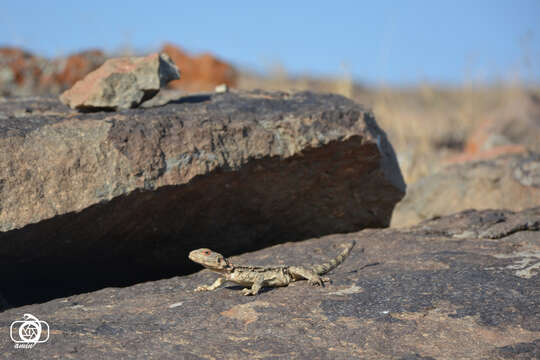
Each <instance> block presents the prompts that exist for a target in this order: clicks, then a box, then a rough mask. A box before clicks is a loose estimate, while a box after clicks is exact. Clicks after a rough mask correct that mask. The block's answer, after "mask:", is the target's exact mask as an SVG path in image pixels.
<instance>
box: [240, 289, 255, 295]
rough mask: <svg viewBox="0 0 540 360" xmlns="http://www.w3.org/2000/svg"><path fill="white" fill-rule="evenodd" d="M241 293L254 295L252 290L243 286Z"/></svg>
mask: <svg viewBox="0 0 540 360" xmlns="http://www.w3.org/2000/svg"><path fill="white" fill-rule="evenodd" d="M242 295H244V296H251V295H255V294H254V293H253V291H251V289H248V288H245V289H242Z"/></svg>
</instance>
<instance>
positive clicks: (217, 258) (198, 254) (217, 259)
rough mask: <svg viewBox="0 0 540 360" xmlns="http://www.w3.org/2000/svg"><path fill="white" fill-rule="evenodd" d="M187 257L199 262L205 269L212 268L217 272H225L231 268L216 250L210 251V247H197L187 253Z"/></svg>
mask: <svg viewBox="0 0 540 360" xmlns="http://www.w3.org/2000/svg"><path fill="white" fill-rule="evenodd" d="M188 257H189V259H190V260H191V261H194V262H196V263H197V264H201V265H202V266H204V267H205V268H207V269H210V270H214V271H217V272H227V271H229V270H232V266H231V264H229V262H228V261H227V259H225V258H224V257H223V255H221V254H220V253H218V252H215V251H212V250H210V249H206V248H203V249H197V250H193V251H192V252H190V253H189V256H188Z"/></svg>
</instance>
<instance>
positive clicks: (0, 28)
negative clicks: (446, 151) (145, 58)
mask: <svg viewBox="0 0 540 360" xmlns="http://www.w3.org/2000/svg"><path fill="white" fill-rule="evenodd" d="M167 41H168V42H173V43H176V44H178V45H180V46H182V47H183V48H185V49H186V50H188V51H190V52H195V53H196V52H202V51H211V52H213V53H215V54H217V55H218V56H220V57H222V58H224V59H226V60H228V61H231V62H233V63H234V64H237V65H240V66H243V67H246V68H249V69H253V70H258V71H265V70H268V68H269V67H270V66H271V65H272V64H276V63H279V64H281V65H282V66H284V67H285V69H286V70H287V72H288V73H290V74H313V75H342V74H343V72H344V66H343V65H345V68H346V69H348V70H347V71H349V72H350V73H351V74H352V75H353V76H354V78H356V79H358V80H360V81H365V82H368V83H373V84H387V85H405V84H410V83H415V82H419V81H430V82H437V83H449V84H457V85H459V84H462V83H463V82H465V81H475V82H485V81H487V82H489V81H498V80H509V79H513V78H515V77H516V76H519V78H520V79H521V80H528V81H534V82H536V83H540V0H514V1H511V0H507V1H502V0H492V1H484V0H472V1H438V0H436V1H401V2H398V1H372V0H371V1H338V0H335V1H320V2H319V1H304V0H299V1H292V0H289V1H278V0H274V1H253V0H252V1H233V0H231V1H206V2H203V1H193V0H190V1H180V0H176V1H165V0H162V1H148V0H146V1H135V0H133V1H126V2H123V1H114V0H109V1H102V0H94V1H73V0H71V1H67V0H66V1H51V0H49V1H30V2H29V1H12V0H10V1H6V2H5V3H4V4H3V5H2V12H1V13H0V46H5V45H15V46H22V47H24V48H26V49H27V50H29V51H32V52H35V53H38V54H41V55H45V56H57V55H65V54H69V53H71V52H74V51H78V50H82V49H87V48H96V47H97V48H101V49H104V50H106V51H114V50H118V49H119V48H121V47H123V46H126V45H128V46H130V47H132V48H135V49H136V50H138V51H141V52H148V51H152V50H156V49H158V48H159V47H160V45H161V44H162V43H164V42H167Z"/></svg>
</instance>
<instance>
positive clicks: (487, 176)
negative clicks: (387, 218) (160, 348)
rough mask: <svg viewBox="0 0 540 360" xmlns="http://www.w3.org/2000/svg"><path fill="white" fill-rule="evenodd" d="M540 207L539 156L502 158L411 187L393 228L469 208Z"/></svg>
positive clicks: (454, 168) (468, 164)
mask: <svg viewBox="0 0 540 360" xmlns="http://www.w3.org/2000/svg"><path fill="white" fill-rule="evenodd" d="M539 205H540V154H538V153H525V154H513V155H503V156H499V157H497V158H495V159H489V160H484V161H474V162H466V163H463V164H456V165H452V166H448V167H446V168H443V169H442V170H440V171H439V172H437V173H435V174H433V175H430V176H426V177H424V178H422V179H420V180H418V181H417V182H415V183H413V184H412V185H410V186H409V187H408V189H407V195H406V196H405V197H404V198H403V200H401V202H400V203H399V204H398V205H397V206H396V208H395V210H394V214H393V215H392V226H394V227H400V226H410V225H414V224H417V223H418V222H420V221H423V220H426V219H430V218H432V217H437V216H443V215H449V214H452V213H455V212H459V211H463V210H466V209H499V208H503V209H510V210H514V211H519V210H524V209H527V208H530V207H533V206H539Z"/></svg>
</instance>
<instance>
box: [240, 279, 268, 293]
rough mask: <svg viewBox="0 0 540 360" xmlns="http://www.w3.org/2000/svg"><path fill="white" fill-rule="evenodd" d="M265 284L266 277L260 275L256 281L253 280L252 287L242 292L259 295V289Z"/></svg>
mask: <svg viewBox="0 0 540 360" xmlns="http://www.w3.org/2000/svg"><path fill="white" fill-rule="evenodd" d="M263 286H264V278H263V277H262V276H258V277H257V278H256V279H255V281H253V285H251V288H250V289H248V288H245V289H242V294H243V295H245V296H249V295H257V294H258V293H259V291H261V288H262V287H263Z"/></svg>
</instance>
